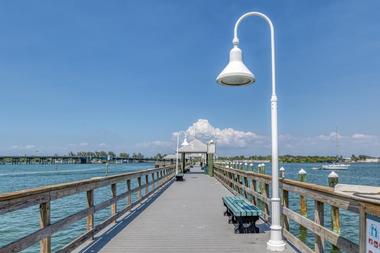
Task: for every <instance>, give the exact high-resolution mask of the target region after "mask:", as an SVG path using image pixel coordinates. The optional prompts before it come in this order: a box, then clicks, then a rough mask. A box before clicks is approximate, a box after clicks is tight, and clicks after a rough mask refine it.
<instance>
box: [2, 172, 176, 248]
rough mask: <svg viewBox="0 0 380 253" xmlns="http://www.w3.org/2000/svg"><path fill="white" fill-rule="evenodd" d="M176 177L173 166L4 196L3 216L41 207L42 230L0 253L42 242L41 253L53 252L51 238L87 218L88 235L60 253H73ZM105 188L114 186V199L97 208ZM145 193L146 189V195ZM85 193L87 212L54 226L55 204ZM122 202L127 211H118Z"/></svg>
mask: <svg viewBox="0 0 380 253" xmlns="http://www.w3.org/2000/svg"><path fill="white" fill-rule="evenodd" d="M174 174H175V169H174V167H173V166H169V167H163V168H155V169H145V170H139V171H134V172H129V173H123V174H118V175H112V176H106V177H101V178H93V179H86V180H81V181H76V182H69V183H63V184H56V185H50V186H43V187H38V188H33V189H26V190H21V191H17V192H11V193H3V194H0V214H5V213H9V212H13V211H16V210H20V209H25V208H27V207H30V206H34V205H39V207H40V229H39V230H37V231H35V232H33V233H31V234H28V235H26V236H24V237H23V238H20V239H18V240H16V241H13V242H11V243H9V244H7V245H4V246H2V247H1V248H0V253H5V252H18V251H21V250H24V249H26V248H28V247H30V246H32V245H34V244H35V243H36V242H38V241H40V252H42V253H49V252H51V248H52V247H51V236H52V235H53V234H54V233H56V232H58V231H60V230H63V229H64V228H65V227H67V226H68V225H70V224H73V223H74V222H76V221H78V220H80V219H83V218H86V217H87V232H86V233H85V234H83V235H81V236H79V237H78V238H76V239H75V240H74V241H72V242H70V243H69V244H67V245H66V246H65V247H64V248H62V249H60V250H58V252H69V251H72V250H73V249H75V248H76V247H78V246H79V245H81V244H82V243H84V242H85V241H86V240H88V239H90V238H93V237H94V235H95V234H97V233H98V232H99V231H101V230H102V229H103V228H105V227H107V226H108V225H110V224H111V223H112V222H115V221H116V219H118V218H120V217H121V216H122V215H124V214H125V213H126V212H128V211H130V210H131V209H132V208H133V207H135V206H136V205H138V204H139V203H141V202H142V201H143V200H144V199H146V198H148V197H149V196H150V195H151V194H153V193H154V192H155V191H156V190H158V189H160V188H162V187H163V186H164V185H166V184H167V183H169V181H171V180H172V179H173V177H174ZM142 177H145V182H144V184H142V180H141V178H142ZM132 179H136V180H137V183H138V185H137V186H136V187H134V188H131V180H132ZM120 182H126V184H127V190H126V191H125V192H123V193H121V194H119V195H117V191H116V187H117V183H120ZM104 186H111V193H112V198H110V199H107V200H105V201H103V202H101V203H98V204H96V205H94V190H95V189H98V188H100V187H104ZM143 189H145V191H144V194H143V191H142V190H143ZM82 192H86V193H87V208H85V209H82V210H81V211H79V212H76V213H74V214H71V215H69V216H67V217H64V218H62V219H60V220H58V221H56V222H54V223H51V217H50V212H51V211H50V206H51V205H50V203H51V201H53V200H56V199H60V198H63V197H67V196H70V195H74V194H79V193H82ZM133 193H136V194H137V200H136V201H134V202H133V201H132V194H133ZM122 199H128V204H127V205H126V207H125V208H123V209H122V210H120V211H118V210H117V202H118V201H120V200H122ZM109 206H111V216H110V217H109V218H108V219H106V220H105V221H104V222H102V223H101V224H97V225H95V224H94V214H95V213H96V212H98V211H99V210H102V209H105V208H107V207H109Z"/></svg>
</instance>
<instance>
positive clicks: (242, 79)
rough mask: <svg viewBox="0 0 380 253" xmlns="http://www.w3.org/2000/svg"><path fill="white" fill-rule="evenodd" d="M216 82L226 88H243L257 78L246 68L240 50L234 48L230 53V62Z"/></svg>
mask: <svg viewBox="0 0 380 253" xmlns="http://www.w3.org/2000/svg"><path fill="white" fill-rule="evenodd" d="M216 81H217V82H218V83H219V84H221V85H226V86H243V85H248V84H251V83H253V82H255V81H256V79H255V76H254V75H253V74H252V72H251V71H250V70H249V69H248V68H247V67H246V66H245V64H244V62H243V56H242V52H241V50H240V48H238V47H237V46H234V47H233V48H232V49H231V51H230V61H229V63H228V64H227V66H226V67H225V68H224V69H223V71H222V72H221V73H220V74H219V75H218V77H217V78H216Z"/></svg>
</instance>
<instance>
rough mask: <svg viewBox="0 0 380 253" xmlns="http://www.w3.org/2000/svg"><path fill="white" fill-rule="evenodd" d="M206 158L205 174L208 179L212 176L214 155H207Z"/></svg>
mask: <svg viewBox="0 0 380 253" xmlns="http://www.w3.org/2000/svg"><path fill="white" fill-rule="evenodd" d="M207 157H208V167H207V172H208V175H209V176H210V177H213V176H214V154H207Z"/></svg>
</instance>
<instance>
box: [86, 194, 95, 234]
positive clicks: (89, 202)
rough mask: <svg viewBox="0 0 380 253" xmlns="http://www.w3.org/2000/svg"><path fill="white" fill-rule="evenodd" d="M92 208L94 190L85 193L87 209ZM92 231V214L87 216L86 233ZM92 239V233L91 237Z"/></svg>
mask: <svg viewBox="0 0 380 253" xmlns="http://www.w3.org/2000/svg"><path fill="white" fill-rule="evenodd" d="M93 206H94V190H89V191H87V207H88V208H91V207H93ZM93 229H94V214H90V215H88V216H87V232H88V231H91V230H93ZM91 238H92V239H94V233H93V234H92V236H91Z"/></svg>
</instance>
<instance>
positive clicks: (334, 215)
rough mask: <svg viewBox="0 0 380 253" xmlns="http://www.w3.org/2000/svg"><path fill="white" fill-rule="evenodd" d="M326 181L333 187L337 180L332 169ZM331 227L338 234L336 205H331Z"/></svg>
mask: <svg viewBox="0 0 380 253" xmlns="http://www.w3.org/2000/svg"><path fill="white" fill-rule="evenodd" d="M328 182H329V186H330V187H335V185H337V184H338V182H339V176H338V174H336V173H335V172H334V171H332V172H331V173H330V174H329V175H328ZM331 228H332V230H333V231H334V232H335V233H337V234H340V217H339V208H338V207H336V206H331ZM337 249H338V247H336V246H335V245H333V250H337Z"/></svg>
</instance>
